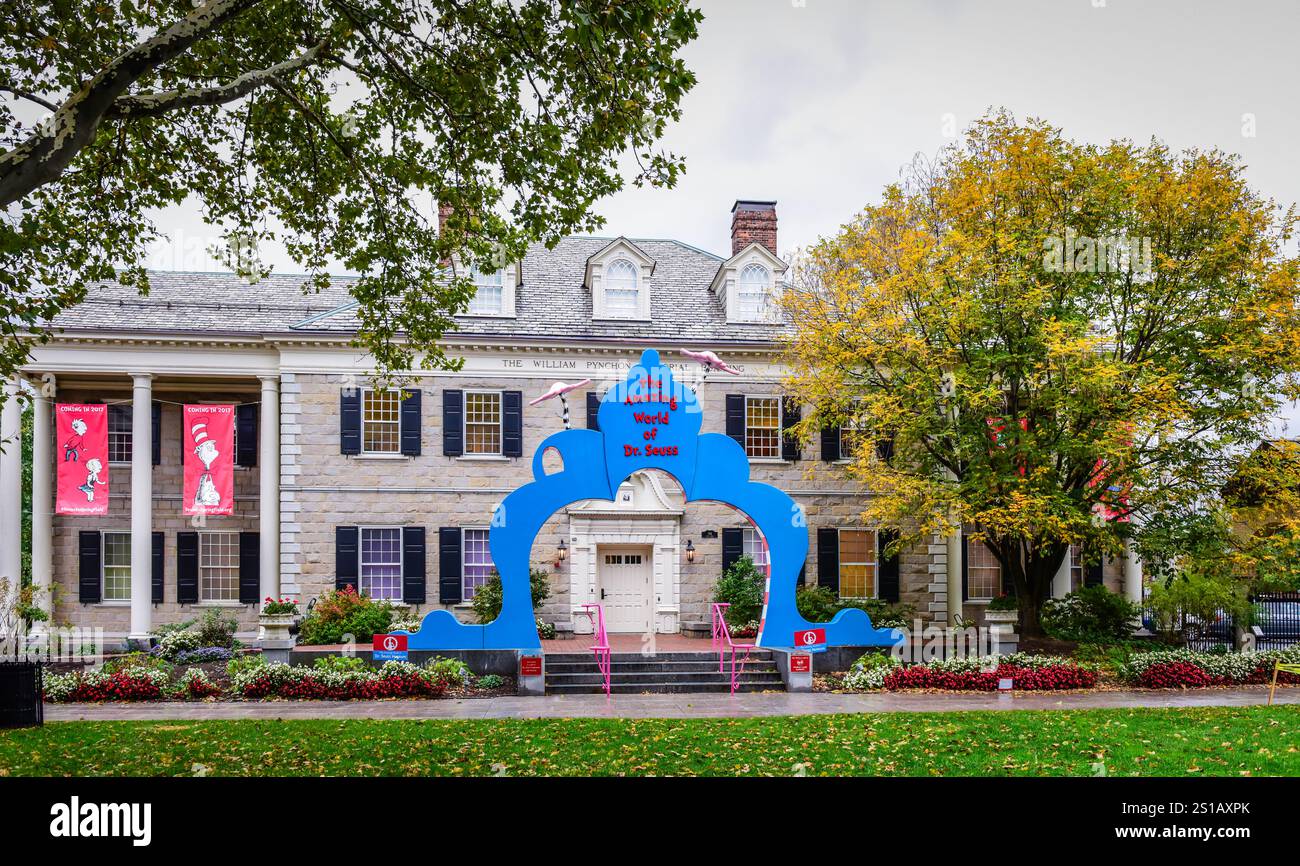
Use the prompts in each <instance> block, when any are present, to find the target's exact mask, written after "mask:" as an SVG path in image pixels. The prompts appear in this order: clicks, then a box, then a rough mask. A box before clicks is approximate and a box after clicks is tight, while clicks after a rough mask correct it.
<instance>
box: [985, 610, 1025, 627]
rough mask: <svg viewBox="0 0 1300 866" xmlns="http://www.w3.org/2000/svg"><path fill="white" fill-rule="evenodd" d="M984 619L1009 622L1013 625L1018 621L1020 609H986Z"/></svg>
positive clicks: (988, 621) (993, 621)
mask: <svg viewBox="0 0 1300 866" xmlns="http://www.w3.org/2000/svg"><path fill="white" fill-rule="evenodd" d="M984 621H985V622H987V623H990V624H992V623H1010V624H1011V625H1015V624H1016V623H1017V622H1019V621H1020V611H1018V610H986V611H984Z"/></svg>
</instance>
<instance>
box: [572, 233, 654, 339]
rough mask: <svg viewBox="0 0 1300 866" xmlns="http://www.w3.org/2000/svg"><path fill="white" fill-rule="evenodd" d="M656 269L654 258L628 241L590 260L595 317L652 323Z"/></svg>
mask: <svg viewBox="0 0 1300 866" xmlns="http://www.w3.org/2000/svg"><path fill="white" fill-rule="evenodd" d="M654 269H655V262H654V259H652V258H650V256H648V255H646V252H645V250H643V249H641V248H640V247H638V246H637V245H636V244H634V243H632V242H631V241H629V240H628V239H627V238H619V239H618V240H616V241H613V242H612V243H610V244H609V245H607V246H606V247H605V248H604V249H602V250H600V251H599V252H597V253H596V254H595V255H593V256H592V257H591V258H589V259H587V272H586V285H587V286H588V287H589V288H590V289H591V316H592V318H593V319H638V320H642V321H649V319H650V292H651V291H652V288H653V286H652V280H651V277H652V276H653V274H654Z"/></svg>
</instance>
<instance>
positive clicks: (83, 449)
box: [54, 403, 108, 515]
mask: <svg viewBox="0 0 1300 866" xmlns="http://www.w3.org/2000/svg"><path fill="white" fill-rule="evenodd" d="M54 438H55V441H56V443H57V444H58V452H57V454H58V456H56V458H55V459H56V460H57V461H58V467H59V471H58V473H57V477H58V484H57V490H58V492H57V495H56V496H55V500H54V513H55V514H78V515H89V514H108V406H106V405H104V404H103V403H56V404H55V406H54Z"/></svg>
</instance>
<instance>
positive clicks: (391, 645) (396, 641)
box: [374, 634, 406, 653]
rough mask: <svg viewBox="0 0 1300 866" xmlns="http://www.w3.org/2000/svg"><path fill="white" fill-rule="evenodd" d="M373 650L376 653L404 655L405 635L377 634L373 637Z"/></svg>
mask: <svg viewBox="0 0 1300 866" xmlns="http://www.w3.org/2000/svg"><path fill="white" fill-rule="evenodd" d="M374 649H375V650H376V651H377V652H385V653H404V652H406V635H404V634H377V635H375V643H374Z"/></svg>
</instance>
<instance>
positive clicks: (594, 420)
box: [587, 391, 600, 430]
mask: <svg viewBox="0 0 1300 866" xmlns="http://www.w3.org/2000/svg"><path fill="white" fill-rule="evenodd" d="M587 429H588V430H599V429H600V395H599V394H597V393H596V392H595V391H588V392H587Z"/></svg>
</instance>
